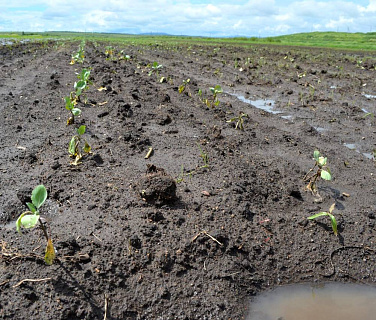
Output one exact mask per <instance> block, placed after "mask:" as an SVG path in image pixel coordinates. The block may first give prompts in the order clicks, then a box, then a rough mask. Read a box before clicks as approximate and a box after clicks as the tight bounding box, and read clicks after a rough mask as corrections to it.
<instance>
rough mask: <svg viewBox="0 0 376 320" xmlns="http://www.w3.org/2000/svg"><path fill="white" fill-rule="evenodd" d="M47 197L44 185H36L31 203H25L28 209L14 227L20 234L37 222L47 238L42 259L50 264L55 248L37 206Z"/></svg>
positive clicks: (53, 257)
mask: <svg viewBox="0 0 376 320" xmlns="http://www.w3.org/2000/svg"><path fill="white" fill-rule="evenodd" d="M46 199H47V190H46V188H45V186H44V185H38V186H36V187H35V188H34V190H33V191H32V193H31V203H30V202H28V203H26V205H27V206H28V208H29V211H25V212H23V213H22V214H21V215H20V216H19V218H18V219H17V222H16V229H17V231H18V232H19V233H20V234H21V233H22V232H21V229H22V228H25V229H30V228H34V227H35V226H36V225H37V224H38V222H39V225H40V227H41V229H42V231H43V234H44V236H45V238H46V240H47V247H46V253H45V256H44V261H45V262H46V264H48V265H51V264H52V263H53V261H54V259H55V254H56V253H55V248H54V246H53V243H52V239H51V235H49V234H48V232H47V226H46V221H45V219H43V218H41V217H40V212H39V208H40V207H41V206H42V205H43V203H44V202H45V201H46Z"/></svg>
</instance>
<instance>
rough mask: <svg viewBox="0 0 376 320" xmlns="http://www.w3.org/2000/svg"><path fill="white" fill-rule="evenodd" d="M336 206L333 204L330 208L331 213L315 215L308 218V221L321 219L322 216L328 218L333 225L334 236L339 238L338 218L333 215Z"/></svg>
mask: <svg viewBox="0 0 376 320" xmlns="http://www.w3.org/2000/svg"><path fill="white" fill-rule="evenodd" d="M335 206H336V204H335V203H333V204H332V205H331V206H330V208H329V211H328V212H325V211H323V212H319V213H316V214H314V215H313V216H310V217H308V218H307V219H308V220H313V219H316V218H319V217H322V216H328V217H329V218H330V220H331V223H332V229H333V232H334V234H335V235H336V236H337V235H338V230H337V220H336V218H335V217H334V215H333V214H332V212H333V210H334V208H335Z"/></svg>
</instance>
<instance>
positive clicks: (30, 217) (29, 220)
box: [21, 214, 39, 229]
mask: <svg viewBox="0 0 376 320" xmlns="http://www.w3.org/2000/svg"><path fill="white" fill-rule="evenodd" d="M38 220H39V215H38V214H26V215H24V216H23V217H22V218H21V224H22V226H23V227H24V228H26V229H29V228H34V227H35V225H36V224H37V223H38Z"/></svg>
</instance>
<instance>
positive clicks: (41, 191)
mask: <svg viewBox="0 0 376 320" xmlns="http://www.w3.org/2000/svg"><path fill="white" fill-rule="evenodd" d="M46 199H47V190H46V188H45V186H44V185H42V184H40V185H39V186H36V187H35V188H34V190H33V192H32V193H31V202H32V203H33V205H34V206H35V207H36V208H37V209H39V207H40V206H41V205H42V204H43V203H44V202H45V201H46Z"/></svg>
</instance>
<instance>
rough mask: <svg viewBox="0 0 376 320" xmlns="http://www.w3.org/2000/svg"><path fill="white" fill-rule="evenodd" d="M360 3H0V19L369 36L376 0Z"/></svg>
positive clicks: (35, 26) (57, 26) (70, 26)
mask: <svg viewBox="0 0 376 320" xmlns="http://www.w3.org/2000/svg"><path fill="white" fill-rule="evenodd" d="M359 3H360V2H359V1H357V0H347V1H346V0H337V1H324V0H304V1H298V0H290V1H288V0H286V1H283V2H282V1H275V0H263V1H260V0H233V1H232V2H229V1H224V0H223V1H222V0H217V1H210V0H208V1H189V0H145V1H134V0H96V1H95V2H93V1H92V0H80V1H77V0H30V1H26V0H12V1H10V0H0V7H1V8H4V9H3V10H1V11H0V21H1V28H2V29H3V30H25V31H26V30H27V31H43V30H72V31H85V30H87V31H98V32H100V31H103V32H111V31H116V32H122V31H123V32H135V33H137V32H167V33H171V34H188V35H218V36H224V35H248V36H254V35H261V36H270V35H279V34H285V33H296V32H307V31H314V30H320V31H325V30H339V31H347V30H348V28H350V30H351V31H359V32H368V31H370V28H371V29H372V26H373V27H374V30H373V31H376V23H375V14H374V13H375V12H376V0H370V1H369V2H367V3H366V4H364V3H365V2H364V0H362V1H361V3H363V5H360V4H359ZM30 7H32V9H31V8H30ZM28 8H29V9H28ZM38 9H39V10H38ZM30 10H31V11H30Z"/></svg>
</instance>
